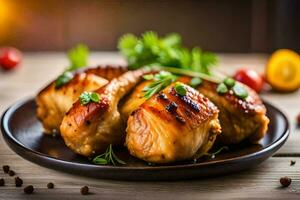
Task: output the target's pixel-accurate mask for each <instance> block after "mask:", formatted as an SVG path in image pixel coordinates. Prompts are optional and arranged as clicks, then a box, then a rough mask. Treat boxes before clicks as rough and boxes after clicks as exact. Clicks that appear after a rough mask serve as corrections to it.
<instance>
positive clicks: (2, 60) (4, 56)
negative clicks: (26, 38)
mask: <svg viewBox="0 0 300 200" xmlns="http://www.w3.org/2000/svg"><path fill="white" fill-rule="evenodd" d="M21 60H22V54H21V52H20V51H19V50H18V49H16V48H13V47H7V48H2V49H0V66H1V67H2V68H3V69H5V70H10V69H13V68H15V67H16V66H17V65H18V64H19V63H20V62H21Z"/></svg>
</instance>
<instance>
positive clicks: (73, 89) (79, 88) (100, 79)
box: [36, 66, 126, 134]
mask: <svg viewBox="0 0 300 200" xmlns="http://www.w3.org/2000/svg"><path fill="white" fill-rule="evenodd" d="M124 71H126V68H124V67H120V66H99V67H97V68H91V69H87V70H85V71H77V72H76V73H75V75H74V77H73V78H72V79H71V80H70V81H69V82H68V83H67V84H65V85H63V86H61V87H59V88H55V81H53V82H52V83H50V84H49V85H48V86H47V87H45V88H44V89H43V90H41V91H40V92H39V93H38V95H37V97H36V103H37V117H38V118H39V120H40V121H41V122H42V124H43V127H44V132H45V133H47V134H52V133H58V130H59V126H60V124H61V121H62V119H63V117H64V116H65V113H66V112H67V111H68V110H69V109H70V108H71V106H72V104H73V103H74V102H75V101H76V100H77V99H78V97H79V95H80V94H81V93H82V92H83V91H93V90H96V89H98V88H99V87H101V86H103V85H105V84H107V83H108V81H109V80H111V79H112V78H114V77H118V76H119V75H121V74H122V73H124Z"/></svg>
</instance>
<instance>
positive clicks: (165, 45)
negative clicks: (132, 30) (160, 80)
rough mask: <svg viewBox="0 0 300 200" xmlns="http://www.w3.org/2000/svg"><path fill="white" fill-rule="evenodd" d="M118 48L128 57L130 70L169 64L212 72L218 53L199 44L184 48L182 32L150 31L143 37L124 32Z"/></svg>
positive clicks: (207, 72)
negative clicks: (205, 49)
mask: <svg viewBox="0 0 300 200" xmlns="http://www.w3.org/2000/svg"><path fill="white" fill-rule="evenodd" d="M118 49H119V50H120V51H121V53H122V55H123V56H124V57H125V58H126V60H127V62H128V65H129V67H130V69H137V68H140V67H143V66H168V67H174V68H181V69H189V70H191V71H195V72H201V73H204V74H208V75H210V74H211V70H210V68H211V67H212V66H215V65H216V64H217V62H218V59H217V56H216V55H215V54H214V53H211V52H205V51H203V50H201V49H200V48H198V47H195V48H193V49H192V50H189V49H187V48H185V47H183V45H182V42H181V37H180V35H179V34H176V33H173V34H169V35H167V36H165V37H158V35H157V33H155V32H152V31H148V32H145V33H144V34H142V35H141V37H140V38H138V37H136V36H135V35H133V34H125V35H123V36H122V37H121V38H120V39H119V43H118Z"/></svg>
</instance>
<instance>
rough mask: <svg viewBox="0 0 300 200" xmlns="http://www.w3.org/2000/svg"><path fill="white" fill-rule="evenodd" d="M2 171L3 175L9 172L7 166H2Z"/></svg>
mask: <svg viewBox="0 0 300 200" xmlns="http://www.w3.org/2000/svg"><path fill="white" fill-rule="evenodd" d="M2 168H3V171H4V173H6V174H7V173H8V172H9V166H8V165H3V167H2Z"/></svg>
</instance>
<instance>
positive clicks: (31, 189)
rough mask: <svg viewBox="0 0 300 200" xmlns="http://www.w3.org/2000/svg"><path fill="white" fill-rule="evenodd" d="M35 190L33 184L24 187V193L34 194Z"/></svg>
mask: <svg viewBox="0 0 300 200" xmlns="http://www.w3.org/2000/svg"><path fill="white" fill-rule="evenodd" d="M33 191H34V188H33V186H32V185H28V186H26V187H25V188H24V193H25V194H32V193H33Z"/></svg>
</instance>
